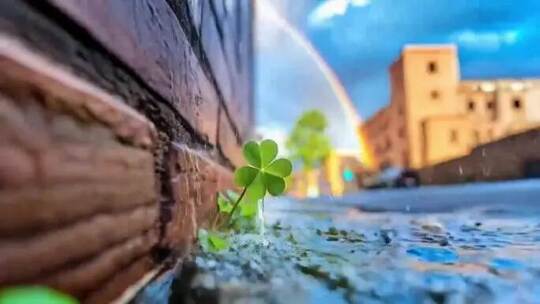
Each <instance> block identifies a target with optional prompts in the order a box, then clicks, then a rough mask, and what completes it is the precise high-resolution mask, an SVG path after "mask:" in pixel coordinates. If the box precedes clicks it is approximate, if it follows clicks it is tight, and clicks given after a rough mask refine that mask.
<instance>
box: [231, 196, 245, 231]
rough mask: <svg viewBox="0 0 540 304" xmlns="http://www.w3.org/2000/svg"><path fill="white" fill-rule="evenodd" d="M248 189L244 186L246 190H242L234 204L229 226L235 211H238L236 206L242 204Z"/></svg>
mask: <svg viewBox="0 0 540 304" xmlns="http://www.w3.org/2000/svg"><path fill="white" fill-rule="evenodd" d="M246 190H247V187H245V188H244V190H242V193H241V194H240V196H239V197H238V200H236V202H235V203H234V206H233V208H232V210H231V213H229V219H228V222H229V226H231V224H232V222H231V220H232V216H233V214H234V211H236V207H238V205H240V201H241V200H242V199H243V198H244V195H245V194H246Z"/></svg>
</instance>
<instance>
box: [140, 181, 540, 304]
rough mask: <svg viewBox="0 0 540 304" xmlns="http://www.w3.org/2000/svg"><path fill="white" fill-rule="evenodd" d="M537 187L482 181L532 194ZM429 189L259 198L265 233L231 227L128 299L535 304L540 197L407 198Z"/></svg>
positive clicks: (539, 295) (539, 293)
mask: <svg viewBox="0 0 540 304" xmlns="http://www.w3.org/2000/svg"><path fill="white" fill-rule="evenodd" d="M536 185H538V184H535V182H528V184H527V185H524V184H519V183H516V184H512V185H510V184H492V185H491V186H493V187H495V188H498V189H506V191H508V189H509V188H505V187H510V188H512V187H514V190H515V189H518V188H519V187H522V188H521V189H522V191H529V190H530V189H531V188H532V189H533V190H530V191H532V192H529V194H530V193H534V191H537V189H536V188H535V186H536ZM478 186H479V187H486V186H485V185H478ZM515 187H517V188H515ZM488 188H489V187H488ZM479 189H480V188H479ZM523 189H529V190H523ZM539 189H540V188H539ZM433 190H434V189H418V190H413V191H412V192H408V193H405V192H401V193H402V195H401V198H402V199H401V200H402V204H403V205H406V204H407V202H408V203H409V204H410V206H409V207H408V208H407V207H400V208H405V209H404V210H403V211H401V212H396V210H402V209H396V208H397V206H399V204H398V203H391V204H390V205H391V206H392V208H394V209H391V208H389V207H384V205H385V204H389V203H388V202H389V200H382V201H381V202H380V204H379V207H380V208H379V209H378V210H379V211H381V210H384V209H385V208H387V210H389V211H386V212H366V211H362V210H365V209H366V207H365V206H366V205H365V204H366V202H367V201H368V200H364V201H356V202H355V201H354V198H355V197H356V198H357V199H358V198H361V197H362V196H364V197H366V196H373V195H375V196H376V195H382V196H383V197H386V198H388V196H393V195H396V194H395V193H397V192H395V191H388V190H387V192H380V193H379V194H377V193H376V192H375V193H364V194H356V195H354V196H348V197H345V198H343V199H341V200H339V201H338V200H331V199H319V200H316V201H315V200H311V201H305V202H298V201H294V200H291V199H287V198H281V199H278V200H274V201H269V202H267V204H266V210H265V219H266V222H267V223H266V224H267V225H266V227H267V228H266V231H265V233H264V235H260V234H244V235H235V236H233V237H232V238H231V248H230V249H228V250H226V251H223V252H220V253H215V254H213V253H205V252H202V251H199V252H198V253H197V254H196V255H195V256H194V257H193V258H192V259H191V260H190V261H188V262H186V263H184V265H183V270H182V271H181V272H179V273H178V274H176V275H169V276H164V277H162V278H161V279H160V280H158V281H157V282H156V283H154V284H153V285H152V286H149V287H148V288H147V290H146V291H145V292H144V293H142V294H141V295H140V296H139V298H138V302H139V303H295V304H300V303H540V284H539V283H540V213H539V212H536V208H537V204H536V203H540V201H539V200H540V198H539V196H529V197H528V201H527V202H524V201H520V199H519V195H521V194H520V193H522V192H519V193H516V196H515V197H516V198H515V199H513V200H511V201H508V202H507V203H506V204H504V203H503V202H502V201H497V199H495V200H493V202H498V203H493V204H490V203H489V202H488V201H486V203H484V204H480V203H478V204H472V205H470V204H465V203H463V202H461V201H460V200H459V199H456V200H455V201H451V200H448V202H450V203H449V205H452V208H442V209H440V210H437V211H438V212H433V211H434V210H433V209H430V208H431V207H429V208H427V209H424V210H423V209H422V208H421V207H422V205H421V204H420V203H413V202H412V199H410V198H411V197H413V199H414V197H417V195H421V193H420V192H419V191H433ZM484 190H485V189H484ZM484 190H482V189H480V190H478V191H484ZM397 191H398V192H399V191H402V190H397ZM415 191H416V192H415ZM444 191H446V190H444ZM467 191H469V190H467ZM489 191H494V192H497V191H500V190H489ZM419 193H420V194H419ZM396 197H397V195H396ZM456 197H458V198H459V197H462V196H461V194H459V195H457V196H456ZM500 197H501V195H499V198H500ZM434 203H436V202H433V201H431V202H429V203H427V202H426V203H425V204H426V205H429V204H434ZM370 204H375V199H372V201H371V202H370ZM447 205H448V204H447ZM383 207H384V208H383ZM407 210H408V211H407ZM428 211H430V212H428Z"/></svg>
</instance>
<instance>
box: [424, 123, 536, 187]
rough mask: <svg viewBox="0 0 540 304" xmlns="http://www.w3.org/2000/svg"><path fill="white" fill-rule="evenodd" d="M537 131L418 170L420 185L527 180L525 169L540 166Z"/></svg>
mask: <svg viewBox="0 0 540 304" xmlns="http://www.w3.org/2000/svg"><path fill="white" fill-rule="evenodd" d="M538 151H540V129H533V130H530V131H526V132H523V133H519V134H514V135H511V136H509V137H506V138H503V139H501V140H497V141H495V142H492V143H488V144H485V145H481V146H478V147H476V148H475V149H473V151H472V152H471V153H470V154H469V155H467V156H464V157H460V158H456V159H453V160H450V161H446V162H443V163H440V164H437V165H434V166H430V167H427V168H424V169H422V170H420V179H421V182H422V184H455V183H464V182H474V181H497V180H509V179H518V178H525V177H527V176H526V175H527V172H526V170H527V168H526V167H527V165H529V166H532V163H536V164H538V163H540V157H539V154H538Z"/></svg>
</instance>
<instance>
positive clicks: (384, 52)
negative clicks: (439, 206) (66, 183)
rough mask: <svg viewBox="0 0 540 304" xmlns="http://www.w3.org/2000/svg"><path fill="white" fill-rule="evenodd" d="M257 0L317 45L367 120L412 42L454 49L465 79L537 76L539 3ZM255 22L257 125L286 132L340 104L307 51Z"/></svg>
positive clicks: (384, 101)
mask: <svg viewBox="0 0 540 304" xmlns="http://www.w3.org/2000/svg"><path fill="white" fill-rule="evenodd" d="M258 1H259V2H261V1H262V2H269V3H271V4H272V6H273V7H276V8H277V9H278V10H279V11H280V13H281V14H282V15H284V16H286V18H287V19H288V20H289V21H290V22H291V23H293V24H294V25H295V27H296V28H297V29H299V30H300V31H301V32H302V33H303V34H304V35H305V36H306V37H307V38H308V40H310V41H311V42H312V44H313V45H314V46H315V48H316V49H318V51H319V52H320V53H321V55H322V56H323V57H324V58H325V60H326V61H327V62H328V63H329V65H330V66H331V67H332V68H333V69H334V71H335V72H336V74H337V75H338V77H339V78H340V79H341V81H342V82H343V84H344V85H345V87H346V89H347V91H348V93H349V95H350V96H351V98H352V100H353V102H354V104H355V105H356V108H357V110H358V112H359V113H360V115H361V116H362V117H363V118H367V117H369V116H371V115H373V114H374V113H375V112H376V111H377V110H379V109H380V108H381V107H383V106H384V105H386V104H387V103H388V101H389V100H388V98H389V90H388V67H389V65H390V64H391V63H392V62H393V61H394V60H395V58H396V57H397V56H398V55H399V52H400V50H401V48H402V46H403V45H404V44H407V43H455V44H457V46H458V51H459V59H460V68H461V74H462V78H464V79H471V78H497V77H535V76H537V77H540V0H258ZM261 15H265V12H263V13H262V14H261ZM259 18H260V17H259ZM266 23H268V22H266ZM256 24H257V26H258V29H257V35H258V36H259V37H257V40H258V41H259V42H258V44H259V47H257V52H258V53H257V73H256V101H257V102H258V106H257V107H258V110H257V116H258V121H259V122H260V123H262V124H265V125H281V126H285V129H286V128H287V127H288V126H290V124H291V121H293V120H294V117H293V116H294V115H296V114H298V113H299V112H301V109H303V108H306V107H309V106H310V105H314V106H315V107H319V106H323V107H324V106H328V104H334V105H335V100H332V96H331V95H332V93H331V92H330V91H328V90H327V89H325V88H324V85H322V84H321V81H320V80H313V79H315V78H317V77H320V76H317V75H316V74H317V72H316V71H313V70H310V69H312V65H310V64H309V62H304V61H305V60H306V59H305V58H302V56H303V55H302V54H301V53H302V51H301V50H298V49H295V47H294V46H293V44H294V43H293V42H292V41H289V40H288V38H287V37H286V35H285V34H283V33H279V32H278V31H277V30H276V29H275V26H273V25H272V24H271V22H270V23H269V24H264V22H263V24H262V25H261V22H258V21H257V23H256ZM261 41H262V42H263V43H261ZM261 44H262V45H264V47H260V45H261ZM304 57H305V56H304ZM276 100H279V101H280V102H281V104H280V103H276ZM277 104H280V106H279V107H278V106H276V105H277ZM283 104H286V106H284V105H283ZM334 120H335V121H336V124H339V122H340V121H341V120H342V117H340V116H339V115H337V116H336V119H334ZM340 128H341V129H344V128H343V127H340Z"/></svg>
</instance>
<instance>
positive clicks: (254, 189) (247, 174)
mask: <svg viewBox="0 0 540 304" xmlns="http://www.w3.org/2000/svg"><path fill="white" fill-rule="evenodd" d="M243 154H244V157H245V158H246V161H247V163H248V165H247V166H244V167H241V168H239V169H237V170H236V172H235V174H234V181H235V183H236V185H237V186H239V187H243V188H245V191H246V193H245V195H246V197H247V199H248V200H249V201H258V200H259V199H261V198H263V197H264V196H265V195H266V192H267V191H268V192H269V193H270V194H271V195H273V196H277V195H280V194H281V193H283V191H285V179H284V178H285V177H287V176H289V175H290V174H291V171H292V164H291V162H290V161H289V160H288V159H285V158H278V159H275V158H276V156H277V154H278V146H277V144H276V143H275V142H274V141H273V140H271V139H266V140H263V141H262V142H261V143H260V144H258V143H256V142H254V141H250V142H248V143H246V144H245V145H244V149H243Z"/></svg>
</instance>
